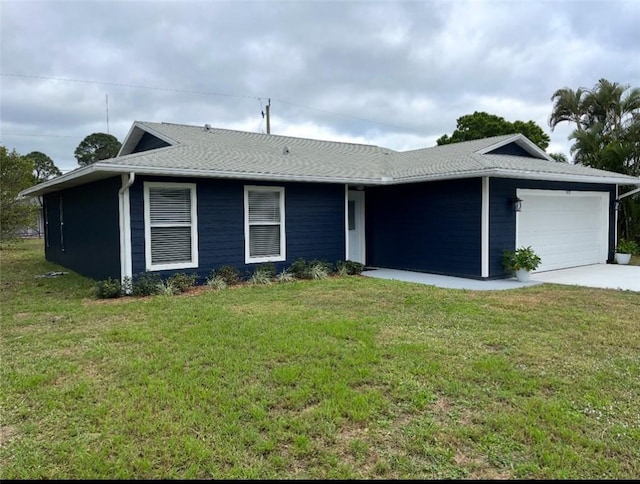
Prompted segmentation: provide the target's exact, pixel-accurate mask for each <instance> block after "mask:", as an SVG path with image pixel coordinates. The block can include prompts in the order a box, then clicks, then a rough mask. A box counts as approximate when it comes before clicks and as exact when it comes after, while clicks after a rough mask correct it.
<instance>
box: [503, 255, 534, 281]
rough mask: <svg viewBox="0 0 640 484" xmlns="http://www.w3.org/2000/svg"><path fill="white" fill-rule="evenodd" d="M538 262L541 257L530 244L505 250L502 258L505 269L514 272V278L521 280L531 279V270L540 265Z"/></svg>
mask: <svg viewBox="0 0 640 484" xmlns="http://www.w3.org/2000/svg"><path fill="white" fill-rule="evenodd" d="M540 262H542V259H541V258H540V256H539V255H538V254H536V253H535V251H534V250H533V249H532V248H531V246H529V247H520V248H519V249H516V250H507V251H505V252H504V255H503V258H502V264H503V265H504V267H505V269H507V270H509V271H513V272H515V273H516V278H517V279H518V280H519V281H522V282H526V281H530V280H531V271H535V270H536V269H537V268H538V267H539V266H540Z"/></svg>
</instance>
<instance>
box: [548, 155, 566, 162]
mask: <svg viewBox="0 0 640 484" xmlns="http://www.w3.org/2000/svg"><path fill="white" fill-rule="evenodd" d="M549 156H550V157H551V158H553V159H554V160H556V161H557V162H558V163H569V158H567V155H565V154H564V153H549Z"/></svg>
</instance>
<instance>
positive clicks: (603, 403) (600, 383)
mask: <svg viewBox="0 0 640 484" xmlns="http://www.w3.org/2000/svg"><path fill="white" fill-rule="evenodd" d="M0 257H1V272H0V278H1V280H0V284H1V289H2V291H1V294H2V296H1V298H2V300H1V305H2V314H1V321H2V328H1V331H2V334H1V336H2V347H1V358H2V360H1V361H2V373H1V381H0V384H1V386H2V392H1V401H0V404H1V409H2V412H1V416H2V420H1V422H0V469H1V470H0V479H125V478H127V479H192V478H193V479H195V478H208V479H637V478H638V476H640V410H639V409H640V294H638V293H632V292H622V291H613V290H603V289H587V288H584V289H583V288H576V287H572V286H553V285H541V286H534V287H529V288H522V289H515V290H510V291H495V292H474V291H463V290H448V289H439V288H434V287H429V286H422V285H417V284H411V283H401V282H394V281H384V280H379V279H373V278H367V277H361V276H349V277H342V278H331V279H327V280H323V281H299V282H288V283H281V284H274V285H271V286H244V287H234V288H230V289H226V290H221V291H213V290H208V289H207V290H205V289H200V290H196V291H192V292H191V293H187V294H183V295H179V296H153V297H148V298H140V299H134V298H121V299H115V300H97V299H95V297H94V296H93V293H92V287H93V282H92V281H90V280H88V279H85V278H82V277H80V276H78V275H76V274H74V273H70V274H67V275H63V276H61V277H57V278H38V277H36V276H37V275H40V274H44V273H46V272H49V271H56V270H57V271H59V270H65V269H62V268H60V267H59V266H55V265H53V264H49V263H47V262H45V261H44V257H43V253H42V247H41V241H28V242H25V243H24V244H21V245H20V246H18V247H17V248H9V249H7V248H5V249H4V250H1V251H0Z"/></svg>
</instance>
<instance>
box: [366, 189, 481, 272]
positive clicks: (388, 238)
mask: <svg viewBox="0 0 640 484" xmlns="http://www.w3.org/2000/svg"><path fill="white" fill-rule="evenodd" d="M481 207H482V180H481V179H480V178H472V179H463V180H450V181H442V182H431V183H413V184H406V185H393V186H386V187H374V188H369V189H367V191H366V194H365V210H366V222H365V223H366V239H367V242H366V249H367V254H366V256H367V265H370V266H376V267H386V268H391V269H404V270H413V271H422V272H432V273H440V274H449V275H456V276H464V277H471V278H479V277H481V245H480V244H481V237H480V235H481Z"/></svg>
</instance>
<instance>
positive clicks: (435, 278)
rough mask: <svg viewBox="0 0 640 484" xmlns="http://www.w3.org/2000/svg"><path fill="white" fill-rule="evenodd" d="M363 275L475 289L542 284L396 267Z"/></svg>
mask: <svg viewBox="0 0 640 484" xmlns="http://www.w3.org/2000/svg"><path fill="white" fill-rule="evenodd" d="M362 275H363V276H367V277H376V278H378V279H393V280H396V281H405V282H417V283H419V284H427V285H429V286H436V287H445V288H449V289H470V290H473V291H495V290H503V289H517V288H519V287H528V286H535V285H537V284H542V282H540V281H535V280H533V277H532V280H531V281H530V282H520V281H518V280H517V279H515V278H513V279H498V280H495V281H479V280H475V279H465V278H464V277H451V276H440V275H437V274H427V273H424V272H411V271H399V270H396V269H378V268H368V269H367V270H365V271H362Z"/></svg>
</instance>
